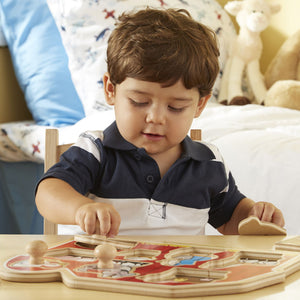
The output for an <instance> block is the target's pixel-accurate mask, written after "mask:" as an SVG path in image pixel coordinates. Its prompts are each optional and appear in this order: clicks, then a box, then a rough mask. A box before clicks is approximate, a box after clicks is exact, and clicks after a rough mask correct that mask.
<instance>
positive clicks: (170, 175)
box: [43, 122, 245, 234]
mask: <svg viewBox="0 0 300 300" xmlns="http://www.w3.org/2000/svg"><path fill="white" fill-rule="evenodd" d="M182 149H183V153H182V155H181V157H180V158H179V159H178V160H177V161H176V162H175V163H174V164H173V165H172V166H171V168H170V169H169V170H168V171H167V173H166V174H165V175H164V176H163V177H162V178H161V176H160V172H159V168H158V165H157V163H156V162H155V160H154V159H152V158H151V157H150V156H149V155H148V154H147V153H146V151H145V150H144V149H143V148H137V147H135V146H134V145H132V144H131V143H129V142H127V141H126V140H125V139H124V138H123V137H122V136H121V134H120V132H119V130H118V128H117V125H116V123H115V122H114V123H113V124H112V125H110V126H109V127H108V128H107V129H106V130H104V131H103V132H102V131H97V132H85V133H83V134H81V135H80V137H79V139H78V141H77V142H76V143H75V144H74V146H72V147H71V148H70V149H69V150H68V151H66V152H65V153H64V154H63V155H62V157H61V159H60V162H59V163H57V164H56V165H54V166H53V167H52V168H50V169H49V170H48V172H47V173H46V174H45V175H44V177H43V178H47V177H56V178H59V179H62V180H64V181H66V182H67V183H69V184H70V185H71V186H72V187H73V188H74V189H76V190H77V191H78V192H79V193H81V194H83V195H86V194H88V193H89V194H90V197H91V198H93V199H94V200H95V201H100V202H105V203H111V204H112V205H114V206H115V208H116V209H117V211H118V212H119V213H120V215H121V226H120V234H204V227H205V225H206V223H207V222H209V223H210V224H211V225H212V226H214V227H215V228H217V227H219V226H221V225H223V224H224V223H226V222H227V221H228V220H229V219H230V217H231V215H232V213H233V211H234V209H235V207H236V206H237V204H238V203H239V201H240V200H241V199H243V198H244V197H245V196H244V195H243V194H241V193H240V192H239V190H238V189H237V187H236V185H235V182H234V179H233V177H232V175H231V173H230V171H229V170H228V169H227V168H226V166H225V164H224V162H223V159H222V157H221V155H220V153H219V152H218V150H217V149H216V148H215V147H214V146H213V145H210V144H206V143H204V142H195V141H192V140H191V139H190V138H189V137H188V136H187V137H186V138H185V139H184V140H183V142H182Z"/></svg>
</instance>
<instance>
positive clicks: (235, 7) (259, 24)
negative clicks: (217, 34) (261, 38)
mask: <svg viewBox="0 0 300 300" xmlns="http://www.w3.org/2000/svg"><path fill="white" fill-rule="evenodd" d="M224 8H225V10H226V11H228V13H230V14H231V15H233V16H235V17H236V21H237V23H238V25H239V26H240V28H248V29H249V30H250V31H252V32H261V31H263V30H265V29H266V28H267V27H268V25H269V21H270V17H271V15H272V14H275V13H277V12H278V11H279V10H280V8H281V6H280V5H279V4H273V3H272V4H269V3H268V2H266V1H265V0H243V1H229V2H228V3H227V4H226V5H225V6H224Z"/></svg>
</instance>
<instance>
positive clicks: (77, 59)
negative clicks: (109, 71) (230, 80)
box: [48, 0, 236, 115]
mask: <svg viewBox="0 0 300 300" xmlns="http://www.w3.org/2000/svg"><path fill="white" fill-rule="evenodd" d="M161 2H163V3H164V5H163V7H165V8H184V9H187V10H188V11H189V12H190V14H191V15H192V17H193V18H194V19H196V20H198V21H199V22H201V23H203V24H205V25H207V26H209V27H210V28H212V29H213V30H214V31H215V32H216V33H217V36H218V39H219V43H220V52H221V55H220V65H221V69H223V67H224V63H225V60H226V57H227V55H228V53H227V51H228V48H229V43H230V42H231V41H232V38H233V37H234V36H235V34H236V32H235V29H234V26H233V24H232V22H231V20H230V18H229V16H228V15H227V13H226V12H225V11H224V10H223V8H222V7H221V6H220V5H219V3H218V2H217V1H215V0H212V1H200V0H184V1H183V0H164V1H158V0H123V1H118V0H105V1H103V0H102V1H92V0H68V1H65V0H48V5H49V7H50V10H52V13H53V16H54V18H55V20H56V23H57V25H58V28H59V30H60V33H61V36H62V40H63V43H64V46H65V48H66V52H67V54H68V56H69V68H70V71H71V74H72V79H73V81H74V85H75V87H76V89H77V92H78V94H79V97H80V98H81V101H82V103H83V106H84V109H85V113H86V115H90V114H91V113H93V111H95V110H96V111H97V110H98V111H99V110H106V109H110V108H111V107H110V106H108V105H107V104H106V102H105V99H104V93H103V86H102V77H103V74H104V72H106V48H107V40H108V37H109V35H110V33H111V31H112V30H113V28H114V24H115V22H116V19H117V18H118V16H119V15H120V14H121V13H122V12H124V11H128V10H132V9H133V8H134V9H136V8H144V7H146V6H149V7H161ZM58 7H60V13H57V11H56V10H57V8H58ZM221 72H222V71H221ZM221 72H220V74H221ZM220 76H221V75H219V77H218V78H217V81H216V83H215V86H214V89H213V97H212V101H216V99H217V96H218V92H219V85H220Z"/></svg>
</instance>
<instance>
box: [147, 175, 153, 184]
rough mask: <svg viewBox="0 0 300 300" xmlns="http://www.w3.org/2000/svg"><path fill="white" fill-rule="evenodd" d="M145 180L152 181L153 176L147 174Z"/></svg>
mask: <svg viewBox="0 0 300 300" xmlns="http://www.w3.org/2000/svg"><path fill="white" fill-rule="evenodd" d="M146 180H147V182H148V183H153V181H154V177H153V176H152V175H148V176H147V177H146Z"/></svg>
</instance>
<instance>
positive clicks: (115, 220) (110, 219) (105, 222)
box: [75, 202, 121, 237]
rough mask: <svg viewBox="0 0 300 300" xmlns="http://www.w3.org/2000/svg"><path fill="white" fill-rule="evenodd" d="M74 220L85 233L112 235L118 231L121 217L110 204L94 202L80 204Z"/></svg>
mask: <svg viewBox="0 0 300 300" xmlns="http://www.w3.org/2000/svg"><path fill="white" fill-rule="evenodd" d="M75 221H76V224H78V225H79V226H80V227H81V229H82V230H83V231H85V232H86V233H87V234H100V235H105V236H108V237H114V236H116V235H117V234H118V232H119V226H120V223H121V217H120V215H119V213H118V212H117V211H116V209H115V208H114V207H113V206H112V205H111V204H107V203H99V202H94V203H87V204H84V205H82V206H80V207H79V208H78V209H77V211H76V215H75Z"/></svg>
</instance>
